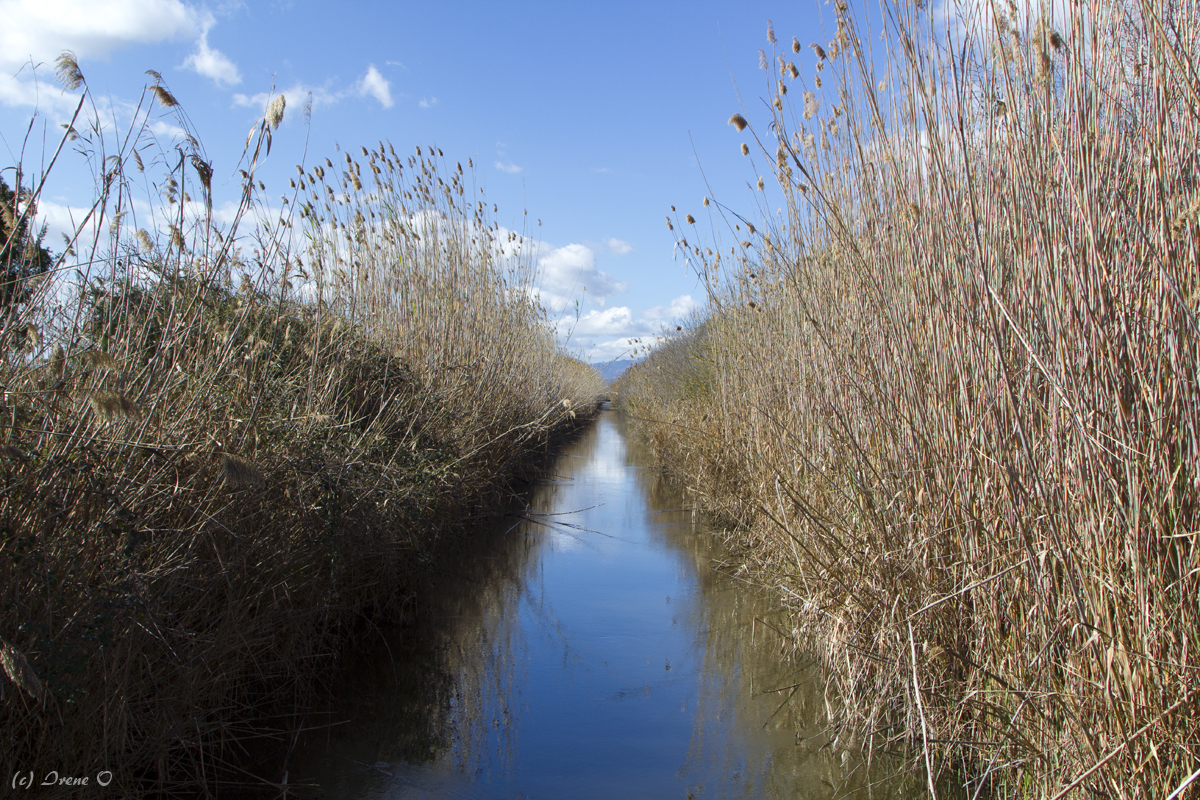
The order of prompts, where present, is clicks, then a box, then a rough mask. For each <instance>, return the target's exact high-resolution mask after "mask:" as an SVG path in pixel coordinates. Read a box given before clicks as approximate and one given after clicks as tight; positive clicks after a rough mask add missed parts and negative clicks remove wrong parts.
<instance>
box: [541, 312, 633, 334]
mask: <svg viewBox="0 0 1200 800" xmlns="http://www.w3.org/2000/svg"><path fill="white" fill-rule="evenodd" d="M556 327H557V328H558V331H559V332H560V333H565V332H568V331H573V332H574V334H575V335H577V336H586V337H589V338H590V337H596V336H620V335H622V334H628V333H629V332H630V331H632V330H634V327H635V326H634V319H633V312H632V311H630V310H629V309H628V308H627V307H625V306H613V307H612V308H605V309H603V310H601V309H593V310H591V311H589V312H587V313H586V314H583V315H582V316H580V317H579V318H578V319H575V318H574V317H571V318H568V319H562V320H559V321H558V324H557V326H556Z"/></svg>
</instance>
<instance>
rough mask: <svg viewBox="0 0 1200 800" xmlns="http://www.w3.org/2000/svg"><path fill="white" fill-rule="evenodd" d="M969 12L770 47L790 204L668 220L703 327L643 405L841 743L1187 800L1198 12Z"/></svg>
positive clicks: (666, 457) (1072, 792) (643, 369)
mask: <svg viewBox="0 0 1200 800" xmlns="http://www.w3.org/2000/svg"><path fill="white" fill-rule="evenodd" d="M945 8H946V7H945V6H940V5H938V4H933V5H931V6H929V7H926V6H924V5H923V4H920V3H918V4H909V5H902V6H888V7H887V8H886V9H884V12H883V13H884V14H885V17H884V20H883V23H882V27H881V28H880V27H879V25H878V24H877V26H876V29H874V30H871V29H870V26H869V25H868V24H867V20H868V18H867V17H866V16H863V15H856V14H854V13H853V12H852V11H851V10H850V9H849V8H848V7H847V5H846V3H844V2H838V3H837V4H836V6H835V10H834V14H835V19H834V22H835V23H836V29H835V30H834V32H833V33H832V39H831V41H829V42H828V43H814V44H813V45H811V46H809V45H808V44H807V43H804V45H803V46H802V43H801V41H799V40H797V39H793V40H792V41H791V42H778V41H777V40H776V37H775V34H774V32H773V31H771V32H770V33H769V37H768V38H769V49H768V50H764V51H763V52H762V54H761V65H762V66H763V68H764V70H765V74H766V85H767V97H766V100H765V102H764V103H763V108H764V109H765V111H763V112H751V111H748V110H743V112H744V113H741V114H737V115H735V116H734V117H733V118H732V119H731V120H730V121H731V123H732V124H733V125H734V126H735V127H736V128H737V129H738V130H739V131H743V136H744V140H745V142H746V144H744V145H742V152H743V154H744V155H749V156H750V157H751V158H752V159H753V161H754V163H755V164H756V165H760V166H761V173H762V175H763V177H761V178H759V182H758V188H759V189H763V190H764V191H763V193H762V197H763V198H764V199H763V202H762V207H761V208H760V209H759V210H758V212H757V213H755V214H753V215H746V216H739V215H737V214H736V213H734V212H733V211H732V210H730V209H729V208H727V207H725V206H722V205H720V204H713V205H711V206H709V207H708V208H707V209H705V211H706V213H704V214H698V215H697V216H700V217H701V219H700V220H698V221H697V220H696V219H695V217H693V216H691V215H687V216H685V217H684V219H682V220H681V219H678V218H675V219H673V220H669V224H671V225H672V227H673V228H674V229H676V230H677V231H678V233H677V237H678V239H679V242H680V245H681V247H682V249H683V251H684V252H685V253H686V254H687V255H688V257H689V258H690V260H691V262H692V263H693V264H694V265H695V266H696V268H697V270H698V271H699V272H700V274H701V275H702V276H703V278H704V279H705V280H706V282H707V285H708V286H709V287H710V306H709V307H710V314H709V316H708V317H707V318H705V319H703V320H698V321H696V322H695V323H694V324H693V325H692V326H690V327H689V329H688V330H686V331H684V332H683V333H681V334H680V335H679V336H677V337H676V338H675V339H674V340H673V341H671V342H670V343H669V344H667V345H666V346H664V347H662V348H660V349H658V350H656V351H655V352H654V353H653V354H652V355H651V356H650V357H649V359H648V360H646V361H645V362H644V363H643V364H641V365H639V366H637V367H635V368H633V369H631V370H630V371H629V373H628V375H627V376H626V377H624V378H623V379H622V381H621V384H620V387H619V388H620V396H621V402H622V403H623V405H624V407H625V409H626V410H627V412H628V413H629V414H630V416H631V417H633V418H634V419H635V420H636V425H637V427H638V429H639V430H640V431H641V435H643V436H645V437H646V438H647V439H648V440H649V441H650V442H651V444H652V445H653V446H654V448H655V449H656V451H657V453H658V455H659V458H660V459H661V461H662V462H663V463H664V464H665V465H666V466H667V467H668V468H670V469H672V470H675V471H677V472H679V473H680V474H682V475H683V476H684V477H685V478H686V479H687V480H688V481H689V482H690V483H691V485H692V486H693V487H694V488H695V490H696V491H697V493H698V494H699V496H700V497H701V498H702V499H703V500H704V501H705V502H706V504H707V505H708V506H709V507H710V508H712V509H715V510H717V511H719V512H722V513H723V514H724V515H725V516H726V517H727V518H729V519H730V520H733V521H736V522H737V523H739V527H738V529H737V534H736V535H737V537H738V541H739V542H740V544H741V546H742V548H743V552H744V554H745V555H746V557H747V558H748V559H749V560H751V561H752V562H754V564H755V565H756V566H757V567H758V569H759V574H760V577H761V579H762V580H763V581H764V582H767V583H769V584H771V585H772V586H774V587H777V589H778V592H779V594H780V596H781V597H782V598H784V600H785V601H786V602H787V603H788V604H789V605H790V606H791V607H792V609H793V619H794V623H795V630H794V632H793V633H794V636H795V639H796V643H797V647H798V648H804V649H811V650H815V651H816V652H817V653H819V654H821V655H822V656H823V659H824V662H825V666H826V675H827V681H828V686H827V698H828V703H829V706H830V709H831V710H832V712H833V723H832V724H833V726H834V733H835V735H836V737H837V741H838V742H840V743H841V745H840V746H853V747H858V746H862V747H866V748H868V749H872V748H879V747H883V746H885V745H888V744H889V743H892V742H907V743H910V744H912V745H913V749H912V751H911V752H913V753H914V758H915V759H917V760H918V761H919V762H920V765H921V768H922V769H923V770H926V771H927V772H928V773H929V780H928V788H929V791H930V793H931V794H933V793H936V792H937V791H939V788H940V790H941V791H943V792H944V791H946V787H947V785H957V786H959V787H965V792H966V795H967V796H970V797H988V796H1021V797H1024V796H1030V797H1032V796H1037V797H1051V798H1059V797H1066V796H1072V797H1084V796H1096V797H1122V798H1125V797H1159V798H1161V797H1166V796H1168V795H1170V796H1171V797H1172V798H1174V797H1179V796H1185V795H1186V796H1190V795H1188V793H1189V792H1190V793H1191V794H1195V792H1196V791H1198V790H1200V788H1198V786H1197V780H1198V778H1200V776H1198V772H1200V770H1198V769H1197V768H1198V767H1200V756H1198V755H1197V754H1198V753H1200V702H1198V700H1200V697H1198V695H1197V693H1198V691H1200V671H1198V667H1200V664H1197V661H1196V653H1197V647H1198V646H1200V542H1198V540H1197V536H1198V533H1197V524H1198V514H1197V511H1198V507H1197V500H1198V493H1200V450H1198V447H1200V444H1198V439H1197V428H1198V426H1200V384H1198V383H1197V380H1198V378H1200V374H1198V366H1200V350H1198V343H1200V340H1198V337H1197V332H1198V331H1197V322H1198V321H1197V310H1198V307H1200V269H1198V267H1200V254H1198V249H1197V248H1198V245H1200V172H1198V169H1200V163H1198V161H1197V152H1200V151H1198V147H1200V116H1198V115H1197V112H1196V109H1197V108H1198V107H1200V80H1198V78H1197V74H1198V73H1197V66H1198V64H1200V61H1198V59H1197V53H1198V47H1200V39H1198V36H1200V29H1198V27H1197V24H1196V20H1197V19H1200V8H1197V6H1196V4H1195V2H1190V1H1189V0H1185V1H1184V2H1172V3H1167V2H1159V1H1158V0H1146V2H1142V3H1126V2H1113V1H1110V0H1086V2H1083V3H1080V4H1071V5H1070V6H1069V7H1067V6H1066V5H1058V4H1055V5H1054V6H1050V5H1043V6H1038V5H1036V4H1021V5H1017V4H1014V3H1011V2H995V3H982V4H974V5H970V4H968V5H964V6H959V7H958V10H959V15H958V16H957V17H949V18H948V17H943V16H941V14H942V13H943V12H944V11H945ZM805 38H806V39H807V38H808V37H805ZM789 45H790V46H789ZM802 68H803V69H802ZM768 183H769V186H768V185H767V184H768ZM768 189H769V191H767V190H768ZM776 197H781V198H782V202H778V201H777V200H776V199H775V198H776ZM706 205H708V201H707V200H706ZM777 205H778V208H779V211H778V212H776V211H775V208H776V206H777ZM697 229H700V231H701V232H697ZM731 239H733V241H730V240H731Z"/></svg>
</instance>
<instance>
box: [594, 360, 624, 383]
mask: <svg viewBox="0 0 1200 800" xmlns="http://www.w3.org/2000/svg"><path fill="white" fill-rule="evenodd" d="M632 363H633V359H630V358H623V359H621V360H619V361H611V362H604V363H602V364H592V366H593V367H594V368H595V370H596V371H597V372H599V373H600V376H601V377H602V378H604V380H606V381H608V382H609V383H612V382H613V381H615V380H616V379H617V378H619V377H621V373H622V372H624V371H625V370H626V369H628V368H629V365H630V364H632Z"/></svg>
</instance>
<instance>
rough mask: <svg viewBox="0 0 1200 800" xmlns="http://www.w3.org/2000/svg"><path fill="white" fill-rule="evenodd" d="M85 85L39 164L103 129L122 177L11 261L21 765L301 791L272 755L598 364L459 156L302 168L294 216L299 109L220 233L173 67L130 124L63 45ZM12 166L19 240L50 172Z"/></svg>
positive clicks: (1, 611) (499, 491) (185, 791)
mask: <svg viewBox="0 0 1200 800" xmlns="http://www.w3.org/2000/svg"><path fill="white" fill-rule="evenodd" d="M59 76H60V79H61V80H62V82H63V83H64V85H65V86H66V87H67V88H70V89H75V90H79V91H80V97H81V100H80V103H79V107H78V110H77V111H76V115H75V118H74V119H73V120H72V122H71V124H70V126H69V127H68V130H67V135H66V137H65V138H64V142H63V145H62V146H60V148H59V152H58V153H56V154H54V157H53V158H48V159H47V160H46V162H45V163H49V164H50V165H51V166H53V165H54V164H55V163H58V162H57V161H56V159H58V158H60V157H61V158H63V159H66V158H69V157H70V155H69V150H70V148H72V147H73V148H77V149H78V150H79V152H80V153H82V155H83V157H84V158H85V161H86V163H88V164H90V165H91V167H92V168H93V170H94V172H95V174H96V176H97V181H96V193H95V198H94V205H93V207H92V209H91V212H90V214H89V215H88V217H87V219H85V220H82V221H81V224H80V226H79V229H78V230H77V231H76V232H75V234H74V236H73V237H71V241H69V242H67V243H66V245H67V246H66V252H64V253H63V255H62V257H60V258H59V259H57V260H56V261H55V262H54V263H53V264H51V265H49V269H48V270H42V269H40V268H38V269H28V268H27V267H28V266H29V264H30V263H31V262H29V261H28V259H27V258H25V256H24V255H22V254H27V253H29V252H34V250H35V248H32V246H29V247H27V246H25V245H29V243H30V242H36V240H35V238H34V237H32V234H30V233H29V232H30V231H36V225H28V224H27V225H24V227H22V228H21V230H22V231H25V232H26V233H25V236H26V238H27V239H28V241H27V242H25V243H23V245H22V247H14V248H8V247H6V249H5V256H6V258H9V259H10V261H9V263H8V264H6V265H5V267H6V269H7V268H12V269H9V270H8V271H6V272H5V275H6V276H8V277H7V278H6V279H7V280H8V282H9V284H11V287H9V286H6V294H5V297H6V298H8V301H7V302H6V303H5V305H4V307H3V309H0V311H2V313H3V326H2V328H0V354H3V358H2V360H0V383H2V385H3V388H4V395H3V406H2V408H0V420H2V421H3V425H4V442H3V448H2V451H0V471H2V475H3V482H2V486H3V491H2V493H0V667H2V668H3V671H4V673H5V675H6V677H5V676H0V696H2V697H3V700H2V701H0V730H2V731H4V737H3V738H4V747H3V748H0V750H2V756H0V762H2V763H3V765H4V775H5V780H6V781H7V780H9V779H10V778H12V776H14V775H31V776H32V777H33V778H34V780H35V785H36V783H38V782H40V781H42V780H43V778H44V777H45V776H46V775H48V774H49V773H51V772H52V771H55V772H56V773H57V775H59V776H60V777H65V776H84V775H92V776H93V778H92V782H91V783H90V784H89V785H90V787H91V788H90V789H89V791H91V792H96V793H97V795H98V796H99V795H105V796H121V797H138V796H146V795H150V794H154V795H156V796H159V795H162V796H170V795H177V794H178V795H196V794H204V793H207V792H218V791H225V792H229V791H231V790H245V791H256V790H258V791H268V792H270V793H272V794H275V795H278V794H279V792H280V791H281V789H282V788H283V784H284V783H285V782H286V775H279V774H263V773H261V772H255V771H254V770H253V769H250V767H252V766H255V765H250V764H248V763H247V759H248V757H247V754H248V753H249V752H251V748H252V747H253V745H254V742H255V741H256V740H257V739H259V738H261V737H262V736H263V735H265V734H269V733H271V732H272V731H276V732H278V731H286V730H289V729H291V728H294V727H295V726H296V725H297V724H298V723H297V722H296V719H297V718H296V717H294V716H292V714H293V712H295V711H296V709H302V708H303V707H304V705H305V703H306V702H308V701H309V700H310V699H311V698H312V697H313V693H314V692H316V691H319V690H320V687H321V682H322V681H323V680H324V679H326V677H327V676H328V675H329V674H330V670H331V669H332V668H333V667H334V665H335V664H336V663H337V659H338V655H337V654H338V653H339V652H340V651H342V650H343V649H344V648H345V646H346V645H347V643H348V641H349V640H351V639H353V638H354V637H355V636H356V635H360V634H362V633H363V632H366V631H370V630H372V629H373V627H374V626H377V625H381V624H387V623H390V622H396V621H402V620H404V619H409V618H411V616H412V613H413V609H414V607H415V605H416V603H417V602H418V599H419V598H417V596H416V595H415V591H416V588H417V586H418V585H419V584H420V582H421V580H420V578H421V576H422V575H427V574H428V573H429V571H430V569H431V568H432V566H433V565H434V564H435V563H436V559H437V557H438V553H439V552H440V550H441V545H442V543H444V542H448V541H451V540H452V539H453V538H454V537H453V536H451V535H450V534H451V532H452V531H455V530H462V525H463V523H464V522H466V521H469V520H470V519H471V518H473V517H477V516H483V515H486V514H487V512H488V509H490V508H492V507H493V505H494V504H495V503H496V502H497V500H498V498H500V497H502V496H503V495H504V494H505V493H506V492H508V491H509V490H508V489H507V488H506V487H508V486H510V485H511V483H512V481H513V480H514V478H516V477H518V476H519V475H520V474H521V473H522V471H523V470H526V469H527V468H528V467H529V466H530V464H531V463H533V462H534V461H535V460H536V459H537V458H538V456H539V454H541V453H543V452H544V451H545V450H546V448H547V447H548V446H549V445H550V444H551V443H552V442H553V440H554V439H555V438H556V437H558V436H561V435H562V434H563V433H564V432H566V431H568V430H570V429H571V428H573V427H574V426H576V425H578V424H581V423H582V422H583V420H584V419H585V418H586V417H587V416H588V415H589V414H591V413H592V412H593V411H594V410H595V408H596V405H597V397H598V396H599V395H600V393H601V392H602V391H604V386H603V382H602V381H601V379H600V378H599V376H598V375H597V374H596V373H595V371H594V370H592V369H591V368H590V367H587V366H586V365H584V364H582V363H580V362H579V361H577V360H576V359H574V358H572V357H570V356H569V355H568V354H567V353H565V352H564V351H562V350H561V349H560V348H559V347H558V346H557V345H556V344H555V342H554V339H553V337H552V334H551V333H550V328H549V326H548V325H547V324H546V321H545V319H544V313H543V312H542V310H541V309H540V308H539V307H538V306H536V305H535V304H534V303H532V302H531V301H530V300H529V293H528V291H527V289H526V286H527V285H528V283H529V282H530V281H531V279H532V276H531V268H530V265H529V259H528V257H527V256H522V250H521V248H520V245H521V244H523V238H522V237H521V236H520V235H519V234H513V235H510V234H508V233H507V232H505V231H503V230H502V229H500V228H499V226H497V225H495V224H494V223H492V222H491V218H490V215H489V214H488V213H487V207H486V206H485V205H484V203H483V198H482V196H481V195H480V192H479V190H478V188H476V187H475V186H474V185H472V184H471V177H470V176H471V172H470V170H469V169H468V170H465V171H464V170H463V169H462V168H461V166H458V165H455V166H450V165H449V164H448V162H446V160H445V159H444V158H443V156H442V154H441V152H440V151H437V150H436V149H434V148H425V149H422V148H417V149H416V150H415V151H414V154H413V155H412V156H408V157H404V156H400V155H397V154H396V153H395V151H394V150H393V148H392V147H391V146H390V145H386V144H384V143H378V144H377V145H376V146H374V147H373V148H362V149H360V150H357V151H356V152H355V153H354V154H350V153H342V152H338V153H337V154H336V158H331V159H328V160H321V161H318V162H316V163H315V164H313V165H301V166H298V167H297V170H298V175H297V177H296V178H295V179H293V184H294V189H293V191H292V192H291V196H290V199H289V198H285V200H284V205H283V211H282V212H272V211H270V210H269V209H268V208H267V206H266V205H265V202H264V197H265V186H263V184H262V183H261V182H260V181H259V180H258V179H257V178H256V175H255V173H256V170H258V169H259V168H260V166H261V164H262V162H263V160H264V159H265V157H266V155H267V153H268V152H269V151H270V149H271V145H272V141H273V139H274V137H275V136H276V135H277V134H276V128H277V126H278V125H279V123H280V120H281V119H282V116H283V113H284V110H285V109H284V101H283V99H282V98H277V99H276V101H275V102H273V103H272V104H271V106H270V107H269V108H268V109H267V113H266V115H265V117H264V118H263V120H262V121H261V122H260V123H258V124H257V125H256V126H255V128H254V129H253V130H252V131H251V136H250V138H249V140H248V142H249V144H248V146H247V149H246V153H245V155H244V159H243V163H242V164H240V165H239V166H240V167H242V168H243V170H242V172H241V186H242V200H241V204H240V206H239V207H238V209H237V213H236V219H235V221H234V222H233V223H232V224H229V225H226V226H224V227H222V226H220V225H218V224H217V223H216V222H215V221H214V218H213V213H212V205H213V202H212V192H211V190H212V182H213V173H214V167H213V165H212V164H210V163H209V161H208V160H207V159H206V156H205V154H204V151H203V149H202V147H201V145H200V144H199V142H198V141H197V139H196V138H195V137H194V135H192V134H191V132H190V128H189V127H188V123H187V118H186V115H184V114H183V113H182V110H181V109H180V108H179V106H178V103H177V101H176V100H175V98H174V97H173V96H172V95H171V94H170V92H169V90H168V89H167V88H166V87H165V86H164V85H163V83H162V81H161V78H159V77H158V76H157V75H152V77H153V83H152V84H151V85H150V86H148V87H147V88H146V92H145V94H144V96H143V98H142V103H141V105H140V106H139V108H138V113H137V114H135V115H134V120H135V122H134V124H133V125H132V127H131V128H130V130H129V133H128V134H126V135H124V136H123V137H122V136H117V135H115V134H113V132H112V131H113V126H111V125H106V124H101V116H100V114H99V113H98V112H97V110H96V109H95V107H94V106H93V105H92V99H91V95H90V92H89V91H88V89H87V85H86V83H85V82H84V80H83V76H82V74H81V73H80V71H79V67H78V64H77V63H76V62H75V61H74V59H73V58H72V57H71V56H70V55H69V54H66V55H64V57H63V58H62V59H60V61H59ZM162 116H166V117H168V118H169V119H170V121H171V123H172V124H175V125H179V126H182V127H183V128H184V129H185V130H188V131H189V133H188V135H187V136H186V137H185V138H184V139H183V140H182V141H181V142H179V143H178V146H176V147H171V146H160V145H159V144H158V142H156V140H155V139H154V138H153V137H152V136H151V135H150V132H149V125H150V124H151V123H152V122H153V121H154V120H156V119H158V118H160V117H162ZM68 140H70V141H72V142H73V143H72V144H71V145H69V146H67V141H68ZM15 174H16V176H17V182H16V187H24V188H16V187H14V188H15V194H14V198H16V199H14V200H13V202H11V203H10V204H9V206H7V207H6V208H5V209H4V210H5V212H6V214H7V215H8V216H10V217H11V218H12V219H11V221H9V222H6V226H5V228H4V233H5V236H6V237H7V236H8V234H9V231H11V230H17V228H16V227H14V226H13V223H16V222H19V221H21V220H24V221H26V222H29V221H32V220H33V215H34V213H35V211H36V203H37V200H38V197H39V196H40V193H41V192H42V191H44V187H45V186H46V185H48V184H47V180H48V179H49V180H51V183H50V185H52V176H51V175H50V172H49V171H47V173H46V174H38V175H26V174H23V173H22V171H21V168H20V167H18V168H17V169H16V170H15ZM525 252H527V249H526V251H525ZM22 259H24V260H22ZM14 281H15V283H14ZM9 288H12V290H13V291H11V292H8V289H9ZM271 715H274V716H271ZM101 770H109V771H110V772H111V783H109V785H108V786H107V788H105V789H101V788H99V787H97V786H96V782H95V781H96V779H95V777H94V776H95V775H96V774H97V773H99V772H100V771H101ZM247 770H249V771H247ZM59 791H61V792H64V793H65V792H68V791H71V789H69V788H65V787H64V788H61V789H60V790H59Z"/></svg>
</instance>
